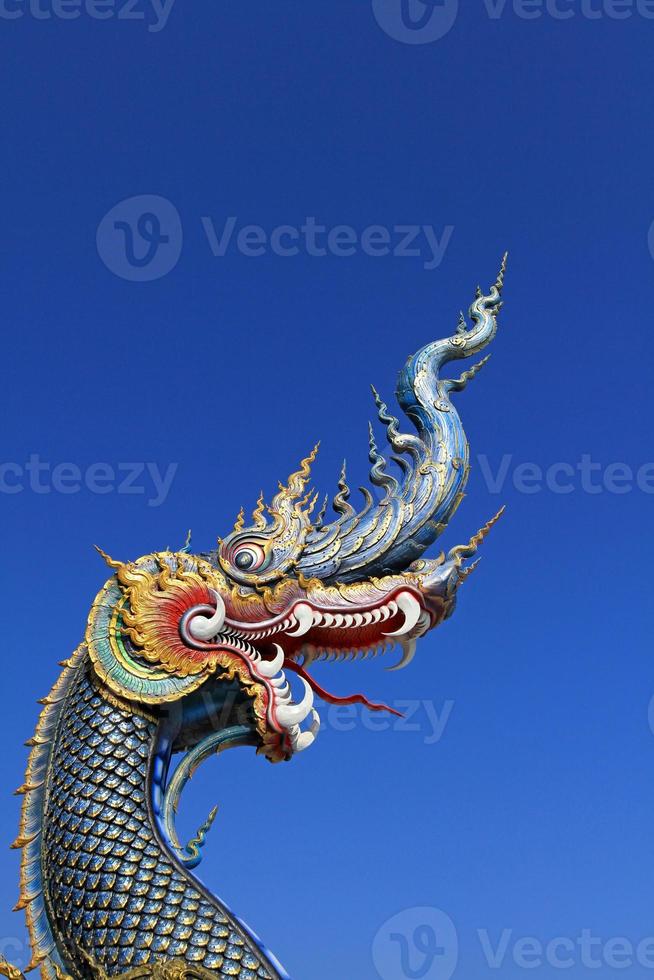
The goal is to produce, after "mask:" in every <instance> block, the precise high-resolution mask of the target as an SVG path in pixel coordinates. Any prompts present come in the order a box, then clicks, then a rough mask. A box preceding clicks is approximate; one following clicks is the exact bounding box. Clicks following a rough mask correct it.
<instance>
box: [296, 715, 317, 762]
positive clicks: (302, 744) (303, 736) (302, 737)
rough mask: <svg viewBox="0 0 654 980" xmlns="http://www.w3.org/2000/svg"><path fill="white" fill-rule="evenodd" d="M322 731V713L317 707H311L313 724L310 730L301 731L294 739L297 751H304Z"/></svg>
mask: <svg viewBox="0 0 654 980" xmlns="http://www.w3.org/2000/svg"><path fill="white" fill-rule="evenodd" d="M319 731H320V715H319V714H318V712H317V711H316V709H315V708H312V709H311V724H310V725H309V731H308V732H300V733H299V734H298V735H296V736H295V738H294V739H293V748H294V749H295V751H296V752H304V750H305V749H308V748H309V746H310V745H313V743H314V742H315V740H316V735H317V734H318V732H319Z"/></svg>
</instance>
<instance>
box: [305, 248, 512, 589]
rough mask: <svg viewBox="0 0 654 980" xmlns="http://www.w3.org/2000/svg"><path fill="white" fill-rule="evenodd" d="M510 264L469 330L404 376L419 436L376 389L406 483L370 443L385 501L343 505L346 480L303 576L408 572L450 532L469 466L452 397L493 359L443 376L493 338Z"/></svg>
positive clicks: (431, 347)
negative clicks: (406, 429) (405, 429)
mask: <svg viewBox="0 0 654 980" xmlns="http://www.w3.org/2000/svg"><path fill="white" fill-rule="evenodd" d="M506 261H507V256H506V255H505V256H504V258H503V260H502V266H501V268H500V272H499V275H498V277H497V281H496V282H495V284H494V285H493V286H492V287H491V289H490V291H489V293H488V295H484V294H483V293H482V291H481V290H480V289H479V288H478V289H477V294H476V297H475V300H474V302H473V304H472V306H471V307H470V319H471V323H472V325H471V327H470V329H467V326H466V322H465V318H463V317H462V319H460V320H459V324H458V326H457V331H456V333H455V334H454V335H453V336H452V337H448V338H446V339H444V340H437V341H435V342H434V343H431V344H428V345H427V346H426V347H423V348H422V350H420V351H418V353H417V354H414V355H413V357H410V358H409V360H408V361H407V363H406V365H405V367H404V369H403V370H402V371H401V373H400V376H399V379H398V384H397V392H396V394H397V400H398V402H399V404H400V406H401V408H402V409H403V411H404V413H405V415H406V416H407V417H408V418H409V419H410V420H411V422H412V423H413V425H414V426H415V429H416V433H415V434H413V433H412V434H404V433H402V432H400V428H399V422H398V420H397V419H396V418H395V417H394V416H392V415H390V414H389V412H388V409H387V407H386V405H385V404H384V402H383V401H382V400H381V398H380V397H379V395H378V394H377V392H376V391H375V390H374V389H373V393H374V395H375V401H376V404H377V409H378V414H379V418H380V421H381V422H382V423H383V424H384V425H385V427H386V434H387V438H388V442H389V443H390V445H391V447H392V449H393V451H394V453H395V454H396V455H397V456H398V457H399V461H400V468H401V470H402V479H401V483H399V482H398V481H396V480H395V479H394V478H393V477H390V476H388V474H386V473H385V470H384V467H385V461H384V459H383V457H382V456H381V455H380V454H379V453H378V451H377V448H376V445H375V443H374V438H373V439H372V441H371V450H370V459H371V462H372V463H373V464H374V465H373V471H372V480H373V483H375V484H376V485H377V486H379V487H382V489H383V490H384V496H383V497H382V499H381V500H379V501H377V503H376V505H375V506H373V507H370V506H366V507H365V508H364V510H363V511H362V512H360V513H356V512H354V511H353V508H351V507H350V505H349V504H346V505H345V507H344V506H343V504H344V501H346V500H347V496H346V494H345V493H344V492H343V491H344V490H346V489H347V488H346V485H344V475H343V476H342V478H341V479H342V485H341V493H340V494H339V496H338V498H337V506H336V510H337V513H339V514H340V518H339V519H338V520H337V521H336V522H335V523H334V524H331V525H326V526H322V527H318V528H314V529H313V530H312V531H311V532H310V533H309V535H308V536H307V540H306V544H305V548H304V550H303V552H302V555H301V557H300V559H299V561H298V563H297V569H298V571H299V572H301V573H302V574H303V575H305V576H307V577H312V576H315V577H317V578H320V579H322V580H323V581H329V580H335V579H338V580H339V581H348V580H351V579H357V578H361V577H362V576H363V575H380V574H386V573H388V572H393V571H397V570H402V569H406V568H407V566H408V565H409V564H410V563H411V562H412V561H414V560H415V559H416V558H418V557H419V556H420V555H421V554H422V553H423V551H424V550H425V548H427V547H428V546H429V545H430V544H431V543H432V542H433V541H434V540H435V539H436V538H437V537H438V535H439V534H440V533H441V532H442V531H443V529H444V528H445V526H446V524H447V522H448V520H449V518H450V516H451V515H452V513H453V512H454V510H455V509H456V507H457V506H458V504H459V502H460V500H461V497H462V495H463V489H464V487H465V484H466V481H467V478H468V469H469V450H468V442H467V439H466V436H465V432H464V431H463V426H462V424H461V419H460V418H459V415H458V413H457V411H456V409H455V407H454V405H453V404H452V401H451V399H450V394H451V393H452V392H454V391H462V390H463V389H464V388H465V386H466V385H467V383H468V381H470V380H471V379H472V378H474V376H475V375H476V374H477V372H478V371H479V370H480V368H481V367H483V365H484V364H485V363H486V361H487V360H488V358H484V359H483V360H482V361H481V362H480V363H479V364H477V365H475V366H474V367H473V368H471V369H470V370H468V371H465V372H464V373H463V374H462V375H461V376H460V377H459V378H454V379H452V378H440V377H439V371H440V369H441V368H442V367H443V365H444V364H447V363H448V362H449V361H453V360H459V359H461V358H467V357H471V356H472V355H474V354H477V353H478V352H479V351H481V350H483V349H484V347H486V346H487V345H488V344H489V343H490V342H491V340H492V339H493V337H494V336H495V333H496V331H497V314H498V313H499V311H500V309H501V306H502V303H501V299H500V297H501V292H502V287H503V285H504V274H505V271H506ZM347 493H349V491H347ZM350 511H351V513H350Z"/></svg>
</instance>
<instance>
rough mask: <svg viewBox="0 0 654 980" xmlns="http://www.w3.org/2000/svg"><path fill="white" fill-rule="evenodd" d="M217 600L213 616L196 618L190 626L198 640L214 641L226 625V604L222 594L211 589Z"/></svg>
mask: <svg viewBox="0 0 654 980" xmlns="http://www.w3.org/2000/svg"><path fill="white" fill-rule="evenodd" d="M209 591H210V592H211V594H212V596H213V597H214V599H215V600H216V611H215V613H214V614H213V616H211V617H208V616H206V615H205V614H203V615H198V616H194V617H193V618H192V619H191V622H190V623H189V625H188V631H189V633H190V634H191V636H192V637H194V638H195V639H196V640H212V639H213V638H214V636H216V634H217V633H220V631H221V629H222V628H223V626H224V624H225V603H224V602H223V600H222V598H221V596H220V593H219V592H216V591H215V589H209Z"/></svg>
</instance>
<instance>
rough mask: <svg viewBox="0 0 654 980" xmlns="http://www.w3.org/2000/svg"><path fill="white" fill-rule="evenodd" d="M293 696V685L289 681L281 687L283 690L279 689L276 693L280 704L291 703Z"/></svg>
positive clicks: (276, 698)
mask: <svg viewBox="0 0 654 980" xmlns="http://www.w3.org/2000/svg"><path fill="white" fill-rule="evenodd" d="M292 696H293V695H292V692H291V685H290V684H289V683H288V681H287V682H286V684H285V685H284V687H283V688H281V690H279V691H277V692H276V694H275V700H276V701H277V704H278V705H280V704H290V703H291V698H292Z"/></svg>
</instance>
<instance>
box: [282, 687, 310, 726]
mask: <svg viewBox="0 0 654 980" xmlns="http://www.w3.org/2000/svg"><path fill="white" fill-rule="evenodd" d="M300 680H301V681H302V684H303V685H304V697H303V698H302V700H301V701H300V703H299V704H283V705H280V706H279V707H278V708H277V719H278V721H279V723H280V724H281V725H283V726H284V728H291V727H292V726H293V725H299V724H300V723H301V722H303V721H304V719H305V718H306V716H307V715H308V714H309V712H310V711H311V709H312V708H313V691H312V690H311V688H310V687H309V685H308V684H307V682H306V681H305V679H304V677H301V678H300Z"/></svg>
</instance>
